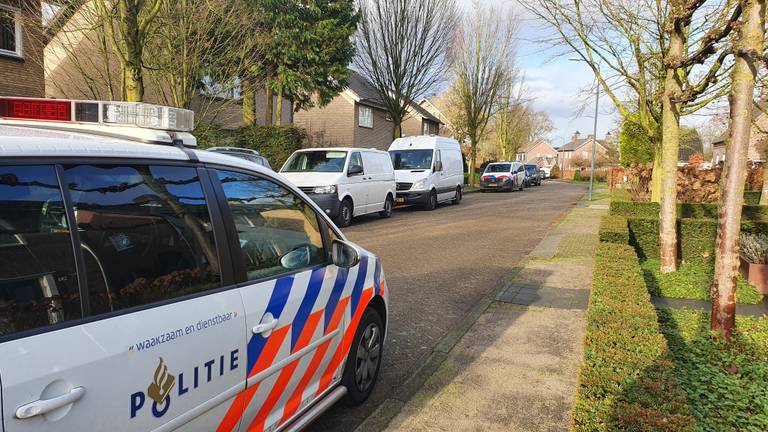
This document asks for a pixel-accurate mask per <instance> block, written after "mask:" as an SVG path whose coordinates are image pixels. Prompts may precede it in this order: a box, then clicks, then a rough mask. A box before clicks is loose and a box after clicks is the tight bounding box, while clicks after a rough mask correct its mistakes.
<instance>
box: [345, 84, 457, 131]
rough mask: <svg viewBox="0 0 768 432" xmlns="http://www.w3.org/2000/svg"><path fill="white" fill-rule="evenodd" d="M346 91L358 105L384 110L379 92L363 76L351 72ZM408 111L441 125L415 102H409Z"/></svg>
mask: <svg viewBox="0 0 768 432" xmlns="http://www.w3.org/2000/svg"><path fill="white" fill-rule="evenodd" d="M347 91H349V92H351V93H352V94H353V96H354V99H355V100H356V101H357V102H359V103H362V104H365V105H371V106H373V107H376V108H381V109H386V105H385V104H384V101H383V100H382V99H381V96H379V92H378V90H376V87H374V86H373V84H371V83H370V82H369V81H368V80H367V79H366V78H365V77H364V76H362V75H360V74H359V73H358V72H356V71H352V74H351V75H350V77H349V84H348V85H347ZM408 111H410V112H411V114H415V115H418V116H419V117H421V118H424V119H427V120H431V121H433V122H435V123H440V124H442V123H443V122H442V121H440V119H439V118H437V117H435V116H434V115H432V113H430V112H429V111H427V110H426V109H424V108H422V107H421V106H419V104H417V103H416V102H413V101H411V103H410V104H409V107H408Z"/></svg>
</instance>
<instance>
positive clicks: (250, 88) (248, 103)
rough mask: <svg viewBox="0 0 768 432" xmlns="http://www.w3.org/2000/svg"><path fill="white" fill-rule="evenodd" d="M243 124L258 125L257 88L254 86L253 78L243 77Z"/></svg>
mask: <svg viewBox="0 0 768 432" xmlns="http://www.w3.org/2000/svg"><path fill="white" fill-rule="evenodd" d="M242 92H243V124H244V125H246V126H253V125H254V124H256V88H255V87H254V85H253V78H251V77H243V79H242Z"/></svg>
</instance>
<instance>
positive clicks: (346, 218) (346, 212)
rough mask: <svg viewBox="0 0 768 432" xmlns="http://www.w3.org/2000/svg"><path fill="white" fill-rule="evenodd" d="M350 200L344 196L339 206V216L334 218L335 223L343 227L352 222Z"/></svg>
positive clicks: (352, 208)
mask: <svg viewBox="0 0 768 432" xmlns="http://www.w3.org/2000/svg"><path fill="white" fill-rule="evenodd" d="M353 210H354V207H352V201H351V200H350V199H348V198H344V201H342V202H341V206H340V207H339V216H338V217H337V218H336V225H338V226H340V227H342V228H344V227H348V226H349V225H350V224H351V223H352V212H353Z"/></svg>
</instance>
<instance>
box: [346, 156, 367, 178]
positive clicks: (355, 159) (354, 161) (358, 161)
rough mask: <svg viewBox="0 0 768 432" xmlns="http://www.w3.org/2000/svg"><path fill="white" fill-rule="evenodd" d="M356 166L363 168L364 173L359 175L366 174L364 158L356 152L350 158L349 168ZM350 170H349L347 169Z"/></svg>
mask: <svg viewBox="0 0 768 432" xmlns="http://www.w3.org/2000/svg"><path fill="white" fill-rule="evenodd" d="M355 165H360V167H362V168H363V172H361V173H359V174H358V175H363V174H365V166H363V157H362V156H361V155H360V152H354V153H352V155H351V156H350V157H349V166H350V167H353V166H355ZM347 170H349V168H347Z"/></svg>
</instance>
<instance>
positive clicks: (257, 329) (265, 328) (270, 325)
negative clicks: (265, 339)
mask: <svg viewBox="0 0 768 432" xmlns="http://www.w3.org/2000/svg"><path fill="white" fill-rule="evenodd" d="M275 327H277V318H272V321H266V322H263V323H260V324H258V325H255V326H254V327H253V329H251V331H253V334H262V333H267V332H271V331H272V330H274V329H275Z"/></svg>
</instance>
